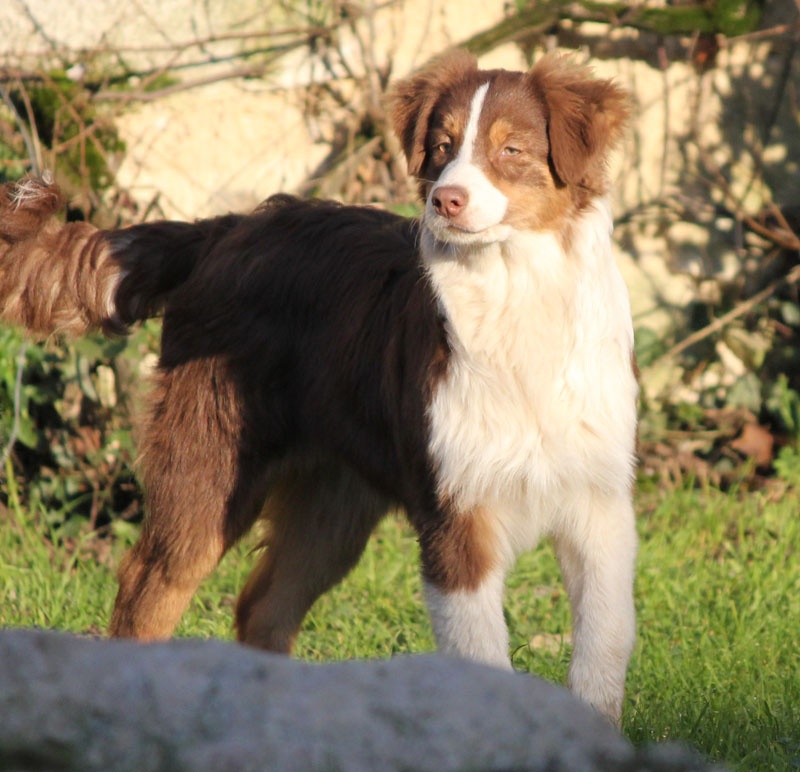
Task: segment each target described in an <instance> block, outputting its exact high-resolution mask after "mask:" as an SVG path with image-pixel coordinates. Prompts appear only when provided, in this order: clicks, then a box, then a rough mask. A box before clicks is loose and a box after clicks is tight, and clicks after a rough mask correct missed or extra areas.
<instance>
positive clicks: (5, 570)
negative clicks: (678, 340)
mask: <svg viewBox="0 0 800 772" xmlns="http://www.w3.org/2000/svg"><path fill="white" fill-rule="evenodd" d="M10 498H11V501H10V502H9V507H8V508H7V509H6V510H5V511H3V510H0V516H2V517H3V518H4V520H5V522H2V523H0V624H1V625H2V626H39V627H48V628H57V629H61V630H71V631H75V632H79V633H87V632H88V633H96V632H99V631H101V630H102V629H103V627H104V626H105V624H106V620H107V619H108V615H109V612H110V608H111V604H112V602H113V596H114V591H115V587H114V580H113V573H114V566H115V564H116V562H117V560H118V559H119V556H120V554H121V552H122V550H123V549H124V547H125V546H127V544H129V543H130V541H131V539H132V538H133V535H134V534H133V533H132V532H131V531H132V529H131V528H130V527H127V528H126V527H120V528H118V529H117V532H116V536H115V538H114V539H108V538H105V539H97V538H95V537H92V536H89V535H84V536H80V535H79V536H77V537H74V536H73V537H71V538H70V539H68V540H67V539H63V540H62V539H59V538H58V537H57V536H56V535H55V534H53V533H52V532H50V531H48V528H47V526H45V525H43V523H44V522H45V518H43V517H39V518H37V516H36V514H35V513H33V514H31V513H23V512H21V511H20V510H19V508H18V507H16V506H15V502H14V500H13V495H12V496H11V497H10ZM638 500H639V509H640V517H639V524H640V535H641V547H640V558H639V571H638V580H637V606H638V612H639V617H638V623H639V640H638V644H637V648H636V652H635V654H634V657H633V660H632V663H631V669H630V673H629V679H628V698H627V704H626V710H625V721H624V731H625V734H626V735H627V736H628V737H629V738H630V739H631V740H632V741H633V742H634V743H636V744H642V743H647V742H652V741H660V740H665V739H671V740H682V741H685V742H687V743H689V744H691V745H693V746H695V747H696V748H698V749H699V750H701V751H702V752H703V753H705V754H706V755H708V756H710V757H712V758H714V759H717V760H722V761H726V762H727V763H728V764H729V765H730V766H731V767H732V768H733V769H738V770H748V772H749V771H750V770H783V769H792V768H799V767H800V668H799V667H798V666H799V665H800V517H799V516H798V512H800V496H798V494H796V493H793V492H791V491H789V492H784V493H782V494H781V495H780V496H778V497H776V500H770V498H769V497H768V495H767V494H761V493H756V494H741V495H739V494H737V493H736V492H733V493H727V494H726V493H722V492H720V491H717V490H713V489H707V490H699V491H698V490H678V491H673V492H669V493H663V492H662V493H659V492H642V493H640V495H639V497H638ZM252 561H253V556H252V554H251V552H250V550H249V546H248V545H247V544H245V545H243V546H242V547H240V548H239V549H237V550H235V551H234V552H232V553H231V554H230V555H229V556H228V557H227V558H226V559H225V560H224V561H223V564H222V565H221V566H220V568H219V570H218V571H217V572H216V573H215V574H214V575H213V576H212V577H211V578H210V579H209V580H208V581H207V582H206V583H205V585H204V586H203V587H202V588H201V591H200V592H199V593H198V594H197V597H196V598H195V600H194V601H193V603H192V606H191V608H190V610H189V612H188V613H187V614H186V617H185V618H184V620H183V622H182V624H181V627H180V629H179V631H178V634H179V635H182V636H199V637H215V638H230V637H231V619H232V607H233V603H234V599H235V597H236V593H237V590H238V588H239V587H240V586H241V584H242V582H243V580H244V577H245V576H246V575H247V571H248V569H249V567H250V565H251V564H252ZM416 561H417V547H416V543H415V541H414V538H413V536H412V534H411V533H410V532H409V530H408V529H407V528H406V527H405V526H404V525H403V524H402V523H401V522H400V521H399V520H394V519H390V520H387V521H386V522H385V523H384V524H383V525H382V526H381V527H380V528H379V530H378V531H377V533H376V534H375V537H374V538H373V539H372V541H371V543H370V545H369V547H368V549H367V552H366V554H365V556H364V558H363V560H362V561H361V563H360V565H359V566H358V568H357V569H356V570H355V571H354V572H353V574H352V575H351V576H350V577H349V578H348V579H347V580H346V581H345V582H344V583H342V584H341V585H340V586H338V587H337V588H335V589H334V590H333V591H332V592H330V593H329V594H328V595H326V596H325V597H323V598H322V599H321V600H320V601H319V602H318V603H317V605H316V606H315V607H314V608H313V609H312V611H311V613H310V614H309V616H308V618H307V619H306V624H305V626H304V629H303V632H302V634H301V636H300V638H299V640H298V645H297V653H298V656H300V657H301V658H303V659H307V660H331V659H344V658H356V657H376V656H377V657H388V656H391V655H392V654H395V653H409V652H420V651H431V650H432V649H433V638H432V634H431V631H430V626H429V624H428V621H427V616H426V613H425V609H424V606H423V602H422V598H421V588H420V582H419V577H418V574H417V566H416ZM506 616H507V619H508V622H509V627H510V630H511V639H512V646H513V649H514V653H513V661H514V664H515V666H516V667H517V668H518V669H522V670H530V671H531V672H534V673H536V674H538V675H541V676H542V677H544V678H548V679H550V680H553V681H557V682H563V680H564V678H565V676H566V670H567V664H568V661H569V653H570V647H569V611H568V602H567V598H566V595H565V594H564V592H563V589H562V585H561V582H560V578H559V575H558V570H557V566H556V562H555V560H554V558H553V555H552V552H551V550H550V549H549V548H548V547H543V548H541V549H540V550H538V551H536V552H535V553H531V554H530V555H526V556H524V557H523V558H522V559H521V560H520V562H519V564H518V565H517V568H516V569H515V571H514V573H513V574H512V576H511V577H510V579H509V583H508V593H507V598H506ZM531 642H533V645H530V644H531Z"/></svg>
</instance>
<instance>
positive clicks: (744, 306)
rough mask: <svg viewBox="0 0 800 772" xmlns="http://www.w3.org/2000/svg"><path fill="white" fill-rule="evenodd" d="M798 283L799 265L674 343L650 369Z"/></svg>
mask: <svg viewBox="0 0 800 772" xmlns="http://www.w3.org/2000/svg"><path fill="white" fill-rule="evenodd" d="M798 281H800V265H796V266H795V267H794V268H792V270H791V271H789V273H787V274H786V275H785V276H781V277H780V278H778V279H775V280H774V281H772V282H770V283H769V284H768V285H767V286H766V287H764V289H762V290H760V291H759V292H756V294H755V295H753V296H752V297H749V298H747V300H744V301H742V302H741V303H739V304H738V305H737V306H736V307H735V308H732V309H731V310H730V311H728V312H727V313H726V314H723V315H722V316H720V317H718V318H717V319H715V320H714V321H713V322H711V323H710V324H707V325H706V326H705V327H703V328H702V329H700V330H697V331H695V332H693V333H692V334H691V335H689V336H687V337H686V338H684V339H683V340H682V341H680V343H676V344H675V345H674V346H673V347H672V348H671V349H670V350H669V351H667V352H666V353H665V354H662V355H661V356H660V357H659V358H658V359H656V360H655V362H653V364H652V365H650V367H654V366H657V365H660V364H661V363H663V362H665V361H667V360H668V359H672V358H674V357H676V356H678V354H681V353H683V352H684V351H686V349H687V348H689V347H690V346H694V344H695V343H699V342H700V341H701V340H705V339H706V338H708V337H709V336H710V335H713V334H714V333H715V332H719V331H720V330H721V329H723V328H724V327H727V326H728V325H729V324H730V323H731V322H732V321H734V320H735V319H738V318H739V317H740V316H743V315H744V314H746V313H747V312H748V311H750V310H752V309H753V308H754V307H755V306H757V305H759V304H760V303H763V302H764V301H765V300H766V299H767V298H769V297H771V296H772V295H773V294H774V293H775V291H776V290H777V289H779V288H780V287H781V286H783V285H784V284H796V283H797V282H798Z"/></svg>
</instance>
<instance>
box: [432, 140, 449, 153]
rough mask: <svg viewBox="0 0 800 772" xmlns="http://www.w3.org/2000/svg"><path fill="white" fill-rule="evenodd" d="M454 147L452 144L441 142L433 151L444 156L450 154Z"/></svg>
mask: <svg viewBox="0 0 800 772" xmlns="http://www.w3.org/2000/svg"><path fill="white" fill-rule="evenodd" d="M452 147H453V143H452V142H447V141H445V142H439V143H438V144H437V145H436V146H435V147H434V148H433V149H434V150H435V151H436V152H437V153H441V154H442V155H447V154H448V153H449V152H450V148H452Z"/></svg>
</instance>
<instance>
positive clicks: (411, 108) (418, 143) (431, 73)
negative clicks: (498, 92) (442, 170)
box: [387, 49, 478, 177]
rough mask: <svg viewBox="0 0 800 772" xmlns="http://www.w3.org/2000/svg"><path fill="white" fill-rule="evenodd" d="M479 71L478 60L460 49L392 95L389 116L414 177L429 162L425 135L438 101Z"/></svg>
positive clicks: (433, 63) (397, 86) (401, 83)
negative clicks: (452, 88)
mask: <svg viewBox="0 0 800 772" xmlns="http://www.w3.org/2000/svg"><path fill="white" fill-rule="evenodd" d="M477 68H478V65H477V62H476V60H475V57H474V56H472V54H470V53H468V52H467V51H464V50H460V49H459V50H456V51H452V52H450V53H447V54H444V55H443V56H440V57H438V58H436V59H433V60H432V61H431V62H430V63H429V64H428V65H426V66H425V67H424V68H423V69H422V70H420V71H419V72H417V73H416V74H414V75H412V76H411V77H410V78H407V79H406V80H401V81H399V82H398V83H396V84H395V86H394V88H393V89H392V90H391V91H390V92H389V94H388V97H387V102H388V108H389V115H390V117H391V121H392V126H393V127H394V132H395V134H396V135H397V137H398V139H399V140H400V144H401V145H402V148H403V153H404V154H405V157H406V161H407V163H408V173H409V174H410V175H411V176H412V177H418V176H419V173H420V171H421V170H422V167H423V165H424V163H425V136H426V134H427V133H428V121H429V120H430V117H431V113H432V112H433V108H434V107H435V106H436V102H437V101H438V99H439V97H440V96H441V95H442V94H443V93H445V92H446V91H448V90H449V88H450V87H451V86H452V84H453V83H455V82H456V81H457V80H459V79H460V78H463V77H464V76H465V75H466V74H467V73H470V72H472V71H474V70H476V69H477Z"/></svg>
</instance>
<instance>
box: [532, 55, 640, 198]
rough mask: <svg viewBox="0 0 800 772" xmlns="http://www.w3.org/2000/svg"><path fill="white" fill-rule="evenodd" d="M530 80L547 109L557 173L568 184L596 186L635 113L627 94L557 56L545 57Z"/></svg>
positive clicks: (589, 70) (587, 69)
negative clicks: (607, 161)
mask: <svg viewBox="0 0 800 772" xmlns="http://www.w3.org/2000/svg"><path fill="white" fill-rule="evenodd" d="M528 77H529V79H530V82H531V84H532V85H533V87H534V89H535V90H536V91H537V92H538V93H539V94H540V95H541V97H542V98H543V99H544V102H545V105H546V108H547V134H548V139H549V142H550V156H551V160H552V163H553V169H554V171H555V173H556V175H557V176H558V178H559V180H560V181H561V182H563V183H564V184H567V185H588V186H589V187H594V185H595V184H596V183H597V182H598V181H597V180H596V176H597V174H598V173H599V174H600V176H601V177H602V176H603V174H604V164H605V161H606V160H607V158H608V154H609V152H610V151H611V150H612V149H613V147H614V145H615V144H616V143H617V141H618V140H619V138H620V136H621V134H622V131H623V129H624V127H625V123H626V122H627V120H628V117H629V115H630V102H629V98H628V94H627V93H626V92H625V91H624V90H623V89H621V88H620V87H619V86H617V85H616V84H615V83H614V82H613V81H610V80H601V79H598V78H595V77H594V75H593V74H592V71H591V69H590V68H588V67H584V66H581V65H576V64H573V63H572V62H570V61H569V60H568V59H566V58H565V57H563V56H559V55H557V54H548V55H546V56H544V57H542V59H540V60H539V61H538V62H537V63H536V65H534V67H533V69H532V70H531V71H530V73H529V74H528Z"/></svg>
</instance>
